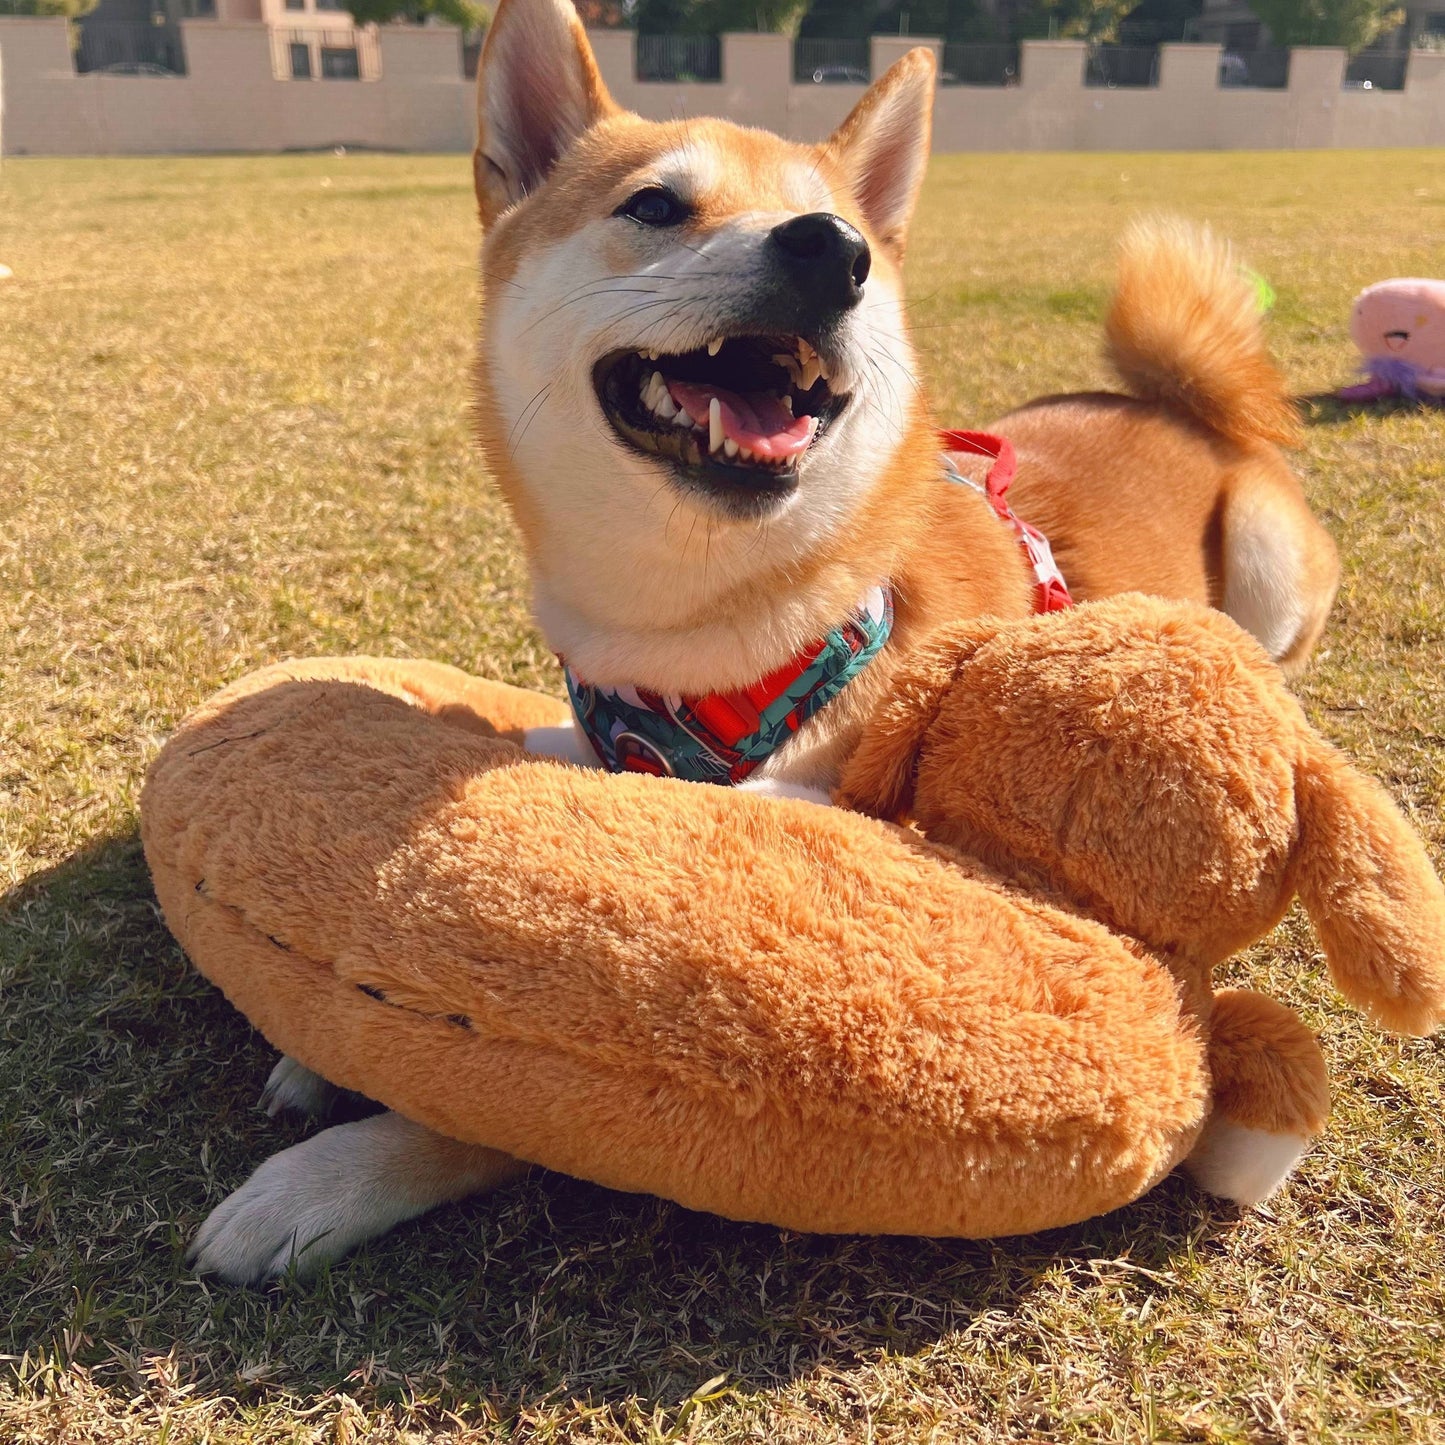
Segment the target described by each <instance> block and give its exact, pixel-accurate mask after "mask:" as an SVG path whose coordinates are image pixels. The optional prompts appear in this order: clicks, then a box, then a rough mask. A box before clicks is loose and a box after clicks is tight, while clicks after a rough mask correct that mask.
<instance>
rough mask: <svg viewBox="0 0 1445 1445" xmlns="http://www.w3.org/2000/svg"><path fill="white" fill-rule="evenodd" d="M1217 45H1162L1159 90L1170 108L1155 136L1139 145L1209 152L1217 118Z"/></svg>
mask: <svg viewBox="0 0 1445 1445" xmlns="http://www.w3.org/2000/svg"><path fill="white" fill-rule="evenodd" d="M1222 52H1223V47H1222V46H1219V45H1161V46H1160V47H1159V89H1160V90H1161V91H1167V92H1168V94H1169V105H1168V109H1167V110H1166V112H1165V114H1164V116H1163V117H1162V123H1161V124H1160V126H1159V127H1158V133H1157V134H1156V135H1154V136H1153V137H1150V138H1148V139H1147V140H1146V138H1145V137H1142V136H1141V137H1140V145H1141V146H1143V145H1151V146H1158V147H1160V148H1168V149H1171V150H1172V149H1179V150H1187V149H1199V150H1207V149H1212V148H1213V146H1214V145H1215V144H1216V136H1215V128H1216V125H1217V122H1218V116H1219V57H1220V55H1221V54H1222Z"/></svg>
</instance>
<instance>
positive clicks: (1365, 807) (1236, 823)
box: [839, 595, 1445, 1203]
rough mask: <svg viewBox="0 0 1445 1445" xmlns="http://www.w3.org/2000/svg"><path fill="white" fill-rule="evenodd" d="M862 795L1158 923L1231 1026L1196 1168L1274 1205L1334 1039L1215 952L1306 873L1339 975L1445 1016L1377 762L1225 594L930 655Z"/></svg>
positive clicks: (1435, 939)
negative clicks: (1333, 722) (1313, 705)
mask: <svg viewBox="0 0 1445 1445" xmlns="http://www.w3.org/2000/svg"><path fill="white" fill-rule="evenodd" d="M839 800H840V801H841V802H843V803H846V804H849V805H851V806H854V807H858V808H861V809H863V810H865V811H868V812H871V813H875V814H879V815H881V816H886V817H901V816H902V815H904V814H908V815H910V816H911V817H912V819H913V820H914V822H915V823H916V825H917V826H918V827H919V828H920V829H921V830H922V831H923V833H924V834H925V836H927V837H928V838H930V839H931V840H933V841H935V842H939V843H946V844H948V845H949V846H950V847H954V848H957V849H959V850H961V851H962V852H964V853H966V854H967V855H969V856H970V857H972V858H976V859H978V860H980V861H982V862H985V863H987V864H988V866H989V867H991V868H993V869H995V870H997V871H998V873H999V874H1000V875H1001V876H1003V877H1005V878H1008V879H1009V880H1011V881H1012V882H1014V883H1016V884H1018V885H1019V886H1021V887H1024V888H1026V889H1027V890H1028V891H1029V892H1030V893H1031V894H1033V895H1036V896H1045V897H1049V896H1051V897H1055V898H1063V899H1066V900H1067V901H1068V902H1069V903H1070V904H1072V905H1073V906H1075V907H1077V908H1079V909H1080V910H1081V911H1082V912H1084V913H1086V914H1087V915H1088V916H1089V917H1091V918H1095V919H1098V920H1100V921H1102V922H1104V923H1106V924H1108V926H1109V927H1110V929H1111V930H1113V931H1114V932H1115V933H1117V934H1119V935H1121V936H1123V937H1127V938H1130V939H1135V940H1137V941H1138V942H1139V943H1140V944H1142V945H1143V946H1144V947H1145V948H1147V949H1148V950H1149V952H1150V953H1151V954H1152V955H1153V956H1154V957H1156V958H1159V959H1161V960H1162V961H1163V962H1164V963H1165V965H1166V966H1167V967H1168V968H1169V970H1170V972H1171V973H1172V974H1173V975H1174V977H1175V978H1176V980H1177V981H1178V984H1179V987H1180V991H1181V996H1182V997H1183V998H1184V1000H1185V1003H1186V1007H1187V1009H1188V1010H1189V1011H1191V1012H1192V1013H1194V1014H1195V1015H1196V1016H1197V1017H1198V1019H1199V1020H1200V1023H1201V1026H1202V1027H1203V1029H1204V1031H1205V1033H1206V1034H1207V1037H1208V1039H1209V1068H1210V1074H1211V1077H1212V1080H1213V1095H1214V1106H1213V1110H1212V1113H1211V1117H1210V1121H1209V1125H1208V1127H1207V1129H1206V1130H1205V1132H1204V1134H1203V1136H1202V1137H1201V1139H1200V1141H1199V1142H1198V1144H1197V1145H1196V1146H1195V1148H1194V1150H1193V1152H1192V1153H1191V1155H1190V1157H1189V1159H1188V1161H1187V1166H1188V1168H1189V1169H1190V1171H1191V1172H1192V1173H1193V1174H1194V1175H1195V1176H1196V1178H1198V1180H1199V1181H1200V1183H1202V1184H1203V1185H1204V1186H1205V1187H1206V1188H1208V1189H1210V1190H1212V1191H1213V1192H1215V1193H1218V1194H1223V1195H1225V1196H1227V1197H1229V1198H1231V1199H1234V1200H1237V1201H1239V1202H1241V1203H1249V1202H1255V1201H1257V1200H1259V1199H1261V1198H1263V1197H1264V1196H1265V1195H1266V1194H1268V1193H1269V1192H1270V1190H1271V1189H1273V1188H1274V1187H1275V1186H1276V1185H1277V1184H1278V1183H1279V1182H1280V1180H1281V1179H1282V1178H1283V1177H1284V1176H1285V1175H1286V1174H1287V1173H1288V1172H1289V1170H1290V1169H1291V1168H1292V1167H1293V1165H1294V1162H1295V1160H1296V1159H1297V1158H1298V1157H1299V1155H1300V1153H1301V1152H1302V1151H1303V1149H1304V1147H1305V1145H1306V1144H1307V1143H1308V1141H1309V1140H1310V1138H1311V1137H1313V1136H1314V1135H1315V1134H1317V1133H1318V1132H1319V1130H1320V1129H1321V1128H1322V1127H1323V1124H1324V1121H1325V1116H1326V1112H1327V1106H1328V1089H1327V1085H1326V1076H1325V1065H1324V1060H1323V1058H1322V1056H1321V1054H1320V1050H1319V1046H1318V1045H1317V1043H1316V1042H1315V1040H1314V1037H1313V1036H1312V1035H1311V1034H1310V1033H1309V1032H1308V1031H1307V1030H1306V1029H1305V1027H1304V1025H1303V1024H1302V1023H1301V1022H1300V1020H1299V1018H1298V1017H1297V1016H1296V1015H1295V1014H1294V1013H1293V1012H1292V1011H1291V1010H1289V1009H1287V1008H1285V1007H1284V1006H1283V1005H1282V1004H1280V1003H1278V1002H1276V1001H1274V1000H1272V999H1269V998H1266V997H1264V996H1262V995H1260V994H1257V993H1251V992H1245V991H1239V990H1227V991H1222V992H1220V993H1218V994H1214V993H1213V992H1212V989H1211V984H1210V976H1211V972H1212V970H1213V968H1214V966H1215V965H1216V964H1218V963H1220V962H1222V961H1223V960H1224V959H1225V958H1227V957H1228V956H1229V955H1230V954H1232V953H1234V952H1236V951H1237V950H1239V949H1240V948H1242V947H1244V946H1245V945H1246V944H1248V943H1251V942H1252V941H1253V940H1255V939H1257V938H1259V937H1260V936H1261V935H1262V934H1264V933H1266V932H1268V930H1269V929H1271V928H1272V927H1273V926H1274V925H1275V924H1276V923H1277V922H1278V921H1279V919H1280V917H1281V916H1282V915H1283V913H1284V912H1285V909H1286V908H1287V907H1288V905H1289V903H1290V901H1291V899H1292V898H1293V897H1294V896H1295V895H1296V894H1297V895H1298V896H1299V898H1300V900H1301V901H1302V902H1303V904H1304V906H1305V910H1306V912H1307V913H1308V914H1309V916H1310V919H1311V921H1312V922H1313V924H1314V926H1315V930H1316V932H1317V933H1318V935H1319V937H1320V941H1321V943H1322V944H1323V945H1324V950H1325V956H1326V958H1327V960H1328V962H1329V967H1330V972H1331V975H1332V977H1333V979H1334V981H1335V983H1336V985H1337V986H1338V987H1339V989H1340V992H1341V993H1343V994H1344V996H1345V997H1346V998H1347V999H1349V1000H1350V1002H1351V1003H1353V1004H1355V1005H1357V1006H1358V1007H1359V1008H1361V1009H1363V1010H1364V1011H1365V1012H1366V1013H1367V1014H1368V1015H1369V1016H1370V1017H1371V1018H1372V1019H1373V1020H1374V1021H1375V1022H1376V1023H1378V1024H1380V1025H1381V1026H1383V1027H1384V1028H1387V1029H1391V1030H1395V1031H1398V1032H1400V1033H1407V1034H1425V1033H1429V1032H1431V1031H1432V1030H1433V1029H1434V1028H1435V1027H1436V1025H1438V1024H1439V1023H1440V1022H1441V1020H1442V1019H1445V895H1442V892H1441V888H1440V884H1439V882H1438V881H1437V879H1436V877H1435V873H1434V870H1433V869H1432V867H1431V865H1430V861H1429V859H1428V857H1427V856H1426V853H1425V850H1424V848H1423V847H1422V845H1421V843H1420V841H1419V839H1418V838H1417V837H1416V836H1415V834H1414V833H1413V832H1412V830H1411V829H1410V827H1409V826H1408V825H1407V824H1406V822H1405V820H1404V819H1403V818H1402V817H1401V815H1400V813H1399V811H1398V809H1397V808H1396V807H1395V805H1394V803H1393V802H1392V801H1391V800H1390V798H1389V796H1388V795H1387V794H1386V793H1385V791H1384V789H1383V788H1381V787H1380V786H1379V785H1378V784H1377V783H1375V782H1373V781H1371V780H1370V779H1368V778H1366V777H1364V776H1363V775H1361V774H1360V773H1359V772H1357V771H1356V770H1355V769H1354V768H1352V767H1351V766H1350V765H1349V764H1348V763H1347V762H1346V761H1345V759H1344V757H1343V756H1342V755H1341V754H1340V753H1339V752H1338V751H1336V750H1335V749H1334V748H1332V747H1330V746H1329V745H1328V744H1327V743H1326V742H1325V741H1324V740H1323V739H1322V738H1321V737H1320V736H1319V734H1318V733H1316V732H1315V730H1314V729H1313V728H1312V727H1311V726H1310V725H1309V723H1308V722H1307V721H1306V719H1305V716H1304V714H1303V712H1302V711H1301V710H1300V708H1299V705H1298V704H1297V703H1296V702H1295V701H1294V699H1293V698H1292V697H1291V696H1290V694H1289V693H1288V692H1287V691H1286V689H1285V687H1284V684H1283V682H1282V680H1281V676H1280V673H1279V672H1278V670H1277V669H1276V668H1275V667H1274V666H1273V664H1272V663H1271V662H1270V661H1269V660H1268V658H1266V656H1265V655H1264V653H1263V651H1262V650H1261V649H1260V648H1259V647H1258V646H1257V645H1256V644H1255V643H1254V642H1253V641H1252V640H1251V639H1250V638H1249V637H1248V636H1247V635H1246V634H1245V633H1243V632H1242V631H1241V630H1240V629H1239V628H1238V627H1237V626H1236V625H1235V624H1234V623H1233V622H1231V621H1230V620H1229V619H1228V618H1227V617H1225V616H1224V615H1223V614H1222V613H1218V612H1214V611H1210V610H1206V609H1203V608H1193V607H1185V606H1179V605H1176V604H1172V603H1166V602H1161V601H1156V600H1153V599H1150V598H1145V597H1141V596H1137V595H1135V596H1124V597H1118V598H1113V599H1110V600H1108V601H1104V602H1098V603H1092V604H1089V605H1088V606H1085V607H1080V608H1078V609H1077V610H1075V611H1074V612H1072V613H1069V614H1064V615H1058V616H1054V617H1048V616H1046V617H1039V618H1036V619H1034V620H1032V621H1029V622H1024V623H1020V624H1011V625H1009V626H1007V627H1004V628H1000V627H998V626H997V625H996V624H994V623H991V622H987V621H984V622H975V623H967V624H962V625H959V626H955V627H952V628H949V629H946V630H944V631H942V632H940V633H938V634H936V635H935V636H934V637H932V638H931V639H930V640H929V641H928V642H927V643H926V644H925V645H924V646H923V647H922V648H920V649H919V650H918V652H916V653H915V654H914V655H913V658H912V661H911V665H910V666H909V667H908V668H907V669H906V670H905V672H904V673H903V674H902V675H901V676H900V677H899V678H898V680H897V682H896V685H895V687H894V689H893V692H892V696H891V697H890V699H889V701H888V702H887V703H885V704H884V706H883V707H882V708H881V710H880V712H879V713H878V715H877V716H876V717H875V719H874V721H873V724H872V726H871V728H870V730H869V732H868V734H867V736H866V739H865V741H864V743H863V746H862V747H861V748H860V749H859V751H858V752H857V753H856V754H855V756H854V757H853V759H852V760H851V764H850V766H849V768H848V770H847V772H846V774H845V776H844V779H843V783H842V788H841V792H840V799H839Z"/></svg>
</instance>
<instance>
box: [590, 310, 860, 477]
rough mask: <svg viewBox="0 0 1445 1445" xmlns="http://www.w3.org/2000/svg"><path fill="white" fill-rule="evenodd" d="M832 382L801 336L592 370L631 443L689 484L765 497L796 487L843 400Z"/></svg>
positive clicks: (621, 355)
mask: <svg viewBox="0 0 1445 1445" xmlns="http://www.w3.org/2000/svg"><path fill="white" fill-rule="evenodd" d="M831 380H832V368H831V367H830V365H829V363H828V361H827V359H826V358H825V357H823V356H822V355H820V354H819V352H818V351H817V350H815V349H814V347H813V346H812V344H811V343H809V342H808V341H805V340H804V339H803V338H802V337H800V336H789V337H777V336H737V337H728V338H726V339H724V338H719V339H718V340H716V341H713V342H711V343H710V344H709V345H707V346H703V347H699V348H698V349H697V350H696V351H685V352H681V353H679V354H676V355H665V354H659V353H658V352H655V351H622V352H613V353H612V354H611V355H610V356H605V357H603V359H602V360H601V361H599V362H598V363H597V366H596V368H595V369H594V372H593V383H594V385H595V387H596V389H597V398H598V400H599V402H600V403H601V405H602V410H603V412H604V413H605V414H606V416H607V419H608V421H609V422H611V423H612V426H613V429H614V430H615V431H616V432H617V434H618V435H619V436H620V437H621V438H622V439H623V440H624V441H625V442H627V443H628V445H629V446H632V447H634V448H635V449H636V450H638V451H640V452H643V453H645V454H649V455H653V456H660V457H662V458H664V459H666V460H669V461H672V462H673V463H675V464H676V466H677V467H678V468H679V470H680V471H681V473H682V474H683V476H684V478H685V479H686V480H687V481H688V482H689V484H692V485H698V486H701V487H703V488H705V489H706V490H708V491H711V492H715V493H727V494H730V496H731V494H738V493H741V494H744V495H750V496H753V497H756V498H758V499H759V500H761V499H763V498H767V497H780V496H786V495H787V494H788V493H789V492H790V491H791V490H792V489H793V487H794V486H795V485H796V484H797V470H798V463H799V462H800V461H801V459H802V458H803V456H804V455H805V454H806V453H807V451H808V448H809V447H811V446H812V445H813V443H814V442H816V441H817V439H818V438H819V437H820V436H821V435H822V434H823V433H824V432H825V431H826V430H827V428H828V426H829V424H830V423H831V422H832V421H833V420H834V419H835V418H836V417H837V415H838V414H839V413H840V412H841V411H842V409H843V407H844V406H845V405H846V404H847V400H848V398H847V396H846V395H839V394H837V393H835V392H834V391H833V389H832V386H831V384H830V383H831ZM733 499H734V500H735V497H734V498H733Z"/></svg>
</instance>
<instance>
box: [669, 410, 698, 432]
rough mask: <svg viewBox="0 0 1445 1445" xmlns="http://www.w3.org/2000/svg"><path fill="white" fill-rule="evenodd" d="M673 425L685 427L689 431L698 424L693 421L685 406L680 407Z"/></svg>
mask: <svg viewBox="0 0 1445 1445" xmlns="http://www.w3.org/2000/svg"><path fill="white" fill-rule="evenodd" d="M672 424H673V426H680V427H684V428H686V429H687V430H689V431H690V430H691V429H692V428H693V427H694V426H696V425H697V423H696V422H695V421H693V419H692V416H691V414H690V413H689V411H688V409H687V408H686V407H685V406H680V407H678V409H677V415H676V416H675V417H673V419H672Z"/></svg>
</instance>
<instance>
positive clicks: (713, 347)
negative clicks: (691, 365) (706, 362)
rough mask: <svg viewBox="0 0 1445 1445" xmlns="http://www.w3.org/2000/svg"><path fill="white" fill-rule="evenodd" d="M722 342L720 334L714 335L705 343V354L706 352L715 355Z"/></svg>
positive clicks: (720, 348)
mask: <svg viewBox="0 0 1445 1445" xmlns="http://www.w3.org/2000/svg"><path fill="white" fill-rule="evenodd" d="M722 344H723V339H722V337H721V336H714V337H713V339H712V340H711V341H709V342H708V344H707V354H708V355H709V356H716V355H717V354H718V352H719V351H721V350H722Z"/></svg>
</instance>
